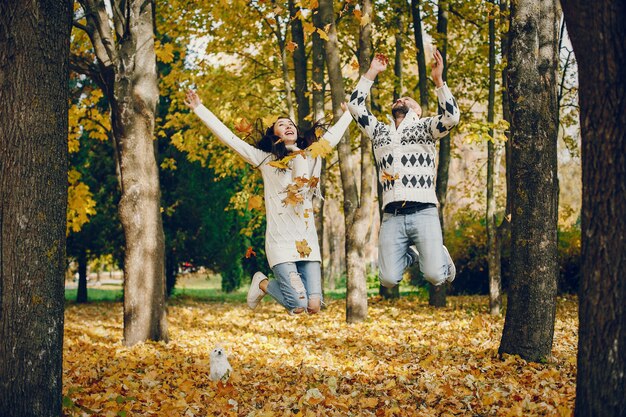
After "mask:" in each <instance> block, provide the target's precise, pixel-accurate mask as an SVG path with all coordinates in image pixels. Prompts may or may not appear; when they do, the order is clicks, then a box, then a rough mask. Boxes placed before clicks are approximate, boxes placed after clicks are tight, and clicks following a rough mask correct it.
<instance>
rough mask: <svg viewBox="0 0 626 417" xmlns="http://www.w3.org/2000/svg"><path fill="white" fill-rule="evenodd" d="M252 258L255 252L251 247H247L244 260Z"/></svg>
mask: <svg viewBox="0 0 626 417" xmlns="http://www.w3.org/2000/svg"><path fill="white" fill-rule="evenodd" d="M253 256H256V252H255V251H254V250H253V249H252V246H248V249H247V250H246V259H249V258H251V257H253Z"/></svg>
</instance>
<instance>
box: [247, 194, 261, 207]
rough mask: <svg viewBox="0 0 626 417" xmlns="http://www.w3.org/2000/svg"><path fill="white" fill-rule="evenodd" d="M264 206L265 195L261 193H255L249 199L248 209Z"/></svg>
mask: <svg viewBox="0 0 626 417" xmlns="http://www.w3.org/2000/svg"><path fill="white" fill-rule="evenodd" d="M261 207H263V197H261V196H260V195H253V196H252V197H250V198H249V199H248V210H256V209H260V208H261Z"/></svg>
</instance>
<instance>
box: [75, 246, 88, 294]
mask: <svg viewBox="0 0 626 417" xmlns="http://www.w3.org/2000/svg"><path fill="white" fill-rule="evenodd" d="M76 262H77V263H78V290H77V291H76V302H77V303H86V302H87V251H86V250H85V249H84V248H83V249H81V250H80V254H79V255H78V259H76Z"/></svg>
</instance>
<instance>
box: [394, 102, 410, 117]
mask: <svg viewBox="0 0 626 417" xmlns="http://www.w3.org/2000/svg"><path fill="white" fill-rule="evenodd" d="M408 112H409V108H408V107H407V106H406V105H404V104H401V105H399V106H396V107H394V108H392V109H391V115H392V116H393V118H394V119H397V118H398V117H400V116H401V117H404V116H406V114H407V113H408Z"/></svg>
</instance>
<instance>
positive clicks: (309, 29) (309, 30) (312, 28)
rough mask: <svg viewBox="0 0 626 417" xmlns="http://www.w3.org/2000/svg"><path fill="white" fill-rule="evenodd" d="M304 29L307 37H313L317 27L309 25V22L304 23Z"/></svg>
mask: <svg viewBox="0 0 626 417" xmlns="http://www.w3.org/2000/svg"><path fill="white" fill-rule="evenodd" d="M302 29H303V30H304V33H306V34H307V35H311V34H312V33H314V32H315V29H316V28H315V25H314V24H313V23H309V22H307V21H304V22H302Z"/></svg>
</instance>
